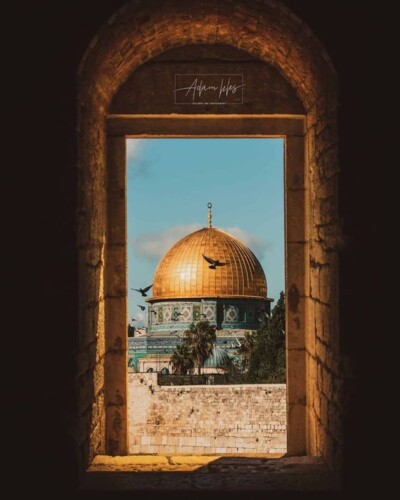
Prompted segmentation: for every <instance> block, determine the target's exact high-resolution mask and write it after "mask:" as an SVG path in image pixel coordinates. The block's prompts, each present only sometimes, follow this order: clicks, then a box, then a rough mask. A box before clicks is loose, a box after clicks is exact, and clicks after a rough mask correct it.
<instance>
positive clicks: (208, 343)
mask: <svg viewBox="0 0 400 500" xmlns="http://www.w3.org/2000/svg"><path fill="white" fill-rule="evenodd" d="M216 339H217V336H216V334H215V328H214V327H213V326H211V325H210V323H209V322H208V321H199V322H198V323H196V324H195V323H192V324H191V325H190V327H189V330H186V331H185V332H184V338H183V344H184V345H186V346H187V347H188V349H189V351H190V357H191V359H192V360H193V363H194V364H195V366H196V367H197V373H198V374H199V375H200V374H201V368H202V367H203V365H204V363H205V361H206V359H207V358H208V357H209V356H210V354H211V353H212V351H213V349H214V345H215V341H216Z"/></svg>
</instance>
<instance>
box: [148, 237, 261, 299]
mask: <svg viewBox="0 0 400 500" xmlns="http://www.w3.org/2000/svg"><path fill="white" fill-rule="evenodd" d="M203 254H204V255H206V256H207V257H211V258H212V259H214V260H219V261H220V262H226V263H227V264H226V265H225V266H218V267H217V268H216V269H215V270H213V269H209V265H210V264H209V263H208V262H206V261H205V259H204V258H203ZM211 297H231V298H232V297H247V298H263V299H265V298H266V297H267V281H266V279H265V274H264V271H263V269H262V267H261V264H260V263H259V261H258V260H257V257H256V256H255V255H254V254H253V252H252V251H251V250H250V249H249V248H248V247H247V246H246V245H244V244H243V243H242V242H241V241H239V240H237V239H236V238H234V237H233V236H231V235H230V234H228V233H225V232H224V231H220V230H219V229H216V228H213V227H206V228H203V229H200V230H199V231H195V232H194V233H191V234H189V235H188V236H185V237H184V238H182V239H181V240H180V241H178V242H177V243H176V244H175V245H174V246H173V247H172V248H171V249H170V250H169V251H168V252H167V253H166V254H165V256H164V257H163V258H162V259H161V261H160V263H159V264H158V267H157V269H156V272H155V274H154V281H153V297H152V299H150V301H151V302H153V301H154V300H159V299H176V298H211Z"/></svg>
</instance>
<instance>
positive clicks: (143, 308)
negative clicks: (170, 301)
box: [138, 304, 146, 311]
mask: <svg viewBox="0 0 400 500" xmlns="http://www.w3.org/2000/svg"><path fill="white" fill-rule="evenodd" d="M138 307H140V309H141V310H142V311H144V310H145V309H146V307H145V306H141V305H140V304H138Z"/></svg>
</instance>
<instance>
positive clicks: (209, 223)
mask: <svg viewBox="0 0 400 500" xmlns="http://www.w3.org/2000/svg"><path fill="white" fill-rule="evenodd" d="M207 207H208V227H212V223H211V222H212V213H211V209H212V203H211V202H208V203H207Z"/></svg>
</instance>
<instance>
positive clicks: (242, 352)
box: [237, 332, 254, 373]
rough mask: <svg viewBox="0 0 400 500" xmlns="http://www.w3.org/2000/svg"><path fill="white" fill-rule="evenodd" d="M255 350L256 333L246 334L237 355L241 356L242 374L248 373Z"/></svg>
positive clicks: (240, 366) (240, 367)
mask: <svg viewBox="0 0 400 500" xmlns="http://www.w3.org/2000/svg"><path fill="white" fill-rule="evenodd" d="M253 349H254V333H248V332H247V333H246V334H245V336H244V337H243V338H242V339H240V347H239V348H238V350H237V353H238V354H239V356H240V363H239V366H238V368H239V370H240V371H241V372H242V373H246V372H247V371H248V369H249V363H250V356H251V353H252V352H253Z"/></svg>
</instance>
